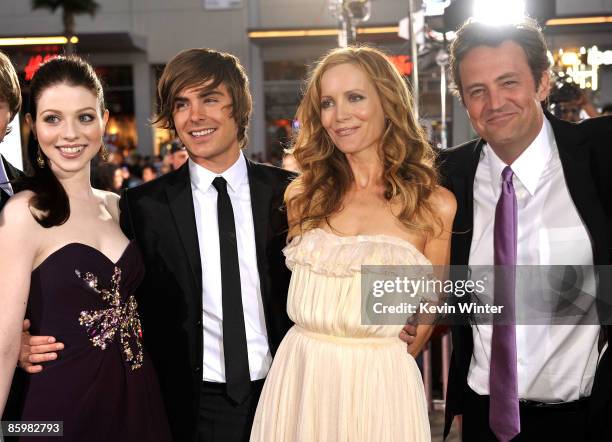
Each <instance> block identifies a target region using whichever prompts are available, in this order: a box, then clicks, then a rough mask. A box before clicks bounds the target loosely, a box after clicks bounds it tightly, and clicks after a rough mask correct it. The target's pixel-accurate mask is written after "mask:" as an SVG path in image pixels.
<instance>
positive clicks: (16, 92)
mask: <svg viewBox="0 0 612 442" xmlns="http://www.w3.org/2000/svg"><path fill="white" fill-rule="evenodd" d="M19 109H21V88H20V87H19V79H18V78H17V73H16V72H15V68H14V67H13V64H12V63H11V60H10V59H9V58H8V57H7V56H6V55H5V54H4V53H3V52H0V143H1V142H2V140H3V139H4V137H5V135H7V134H8V131H9V123H10V122H11V121H12V120H13V118H15V115H17V114H18V113H19ZM0 147H1V146H0ZM19 176H21V171H19V169H17V168H15V167H13V165H12V164H11V163H9V162H8V161H7V160H6V159H5V158H4V157H3V156H2V155H1V154H0V210H2V208H3V207H4V205H5V204H6V202H7V201H8V199H9V197H10V196H11V195H13V193H14V190H15V189H13V185H14V184H12V181H14V180H15V179H16V178H18V177H19Z"/></svg>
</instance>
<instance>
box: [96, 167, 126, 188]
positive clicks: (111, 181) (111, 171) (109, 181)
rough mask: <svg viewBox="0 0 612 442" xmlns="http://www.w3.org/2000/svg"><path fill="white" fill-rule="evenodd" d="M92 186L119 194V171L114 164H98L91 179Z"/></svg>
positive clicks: (120, 174) (121, 178)
mask: <svg viewBox="0 0 612 442" xmlns="http://www.w3.org/2000/svg"><path fill="white" fill-rule="evenodd" d="M91 181H92V183H91V184H92V186H93V187H95V188H96V189H100V190H106V191H109V192H115V193H117V194H119V193H120V192H121V187H122V185H123V174H122V173H121V169H120V168H119V166H117V165H116V164H114V163H103V162H100V163H98V165H97V167H96V168H95V169H94V170H93V174H92V177H91Z"/></svg>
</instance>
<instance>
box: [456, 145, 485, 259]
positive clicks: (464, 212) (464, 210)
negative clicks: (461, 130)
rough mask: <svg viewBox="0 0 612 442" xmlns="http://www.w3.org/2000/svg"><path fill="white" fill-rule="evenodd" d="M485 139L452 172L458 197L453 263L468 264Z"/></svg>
mask: <svg viewBox="0 0 612 442" xmlns="http://www.w3.org/2000/svg"><path fill="white" fill-rule="evenodd" d="M483 146H484V140H482V139H480V140H478V142H477V143H476V144H475V145H474V147H473V149H471V151H469V152H468V156H467V158H465V159H461V164H460V165H459V168H458V170H456V171H451V172H450V177H449V178H450V182H451V185H452V191H453V193H454V194H455V197H456V198H457V214H456V216H455V222H454V225H453V238H452V249H451V253H452V258H451V264H455V265H467V264H468V261H469V257H470V248H471V246H472V234H473V228H474V178H475V176H476V169H477V167H478V162H479V160H480V153H481V152H482V147H483Z"/></svg>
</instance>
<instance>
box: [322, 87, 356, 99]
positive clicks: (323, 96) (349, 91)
mask: <svg viewBox="0 0 612 442" xmlns="http://www.w3.org/2000/svg"><path fill="white" fill-rule="evenodd" d="M343 94H344V95H348V94H363V95H365V94H366V92H365V91H364V90H362V89H351V90H348V91H344V92H343ZM328 97H329V98H332V96H331V95H321V98H328Z"/></svg>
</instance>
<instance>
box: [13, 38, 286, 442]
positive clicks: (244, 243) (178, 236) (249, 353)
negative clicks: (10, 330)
mask: <svg viewBox="0 0 612 442" xmlns="http://www.w3.org/2000/svg"><path fill="white" fill-rule="evenodd" d="M158 99H159V111H158V114H157V115H156V118H155V124H157V125H158V126H160V127H164V128H167V129H171V130H174V131H176V133H177V135H178V136H179V138H180V139H181V141H182V142H183V144H184V145H185V147H186V148H187V151H188V152H189V161H188V162H187V163H186V164H184V165H183V166H182V167H181V168H179V169H178V170H175V171H173V172H171V173H169V174H167V175H164V176H162V177H161V178H159V179H156V180H153V181H151V182H148V183H146V184H143V185H142V186H139V187H136V188H132V189H128V190H127V191H125V193H124V194H123V196H122V198H121V201H120V208H121V226H122V229H123V230H124V232H125V233H126V235H127V236H128V237H129V238H131V239H133V240H135V241H136V242H137V243H138V246H139V248H140V250H141V252H142V255H143V257H144V261H145V269H146V275H145V278H144V282H143V284H142V285H141V287H140V289H139V293H138V294H137V295H138V296H137V298H138V304H139V312H140V317H141V321H142V327H143V339H144V343H145V347H146V349H147V351H148V352H149V354H150V356H151V359H152V360H153V363H154V365H155V368H156V371H157V374H158V377H159V381H160V385H161V389H162V395H163V398H164V402H165V405H166V411H167V413H168V418H169V422H170V426H171V429H172V433H173V437H174V439H175V440H176V441H206V442H217V441H218V442H232V441H246V440H248V438H249V434H250V429H251V424H252V420H253V416H254V414H255V408H256V406H257V401H258V399H259V394H260V392H261V388H262V386H263V381H264V378H265V376H266V374H267V372H268V369H269V368H270V364H271V361H272V356H273V355H274V353H275V352H276V349H277V348H278V345H279V344H280V341H281V339H282V338H283V336H284V335H285V333H286V331H287V330H288V329H289V327H290V326H291V321H290V320H289V317H288V316H287V313H286V303H287V290H288V284H289V278H290V272H289V270H288V269H287V267H286V266H285V262H284V256H283V254H282V249H283V247H284V246H285V241H286V233H287V218H286V214H285V212H284V211H283V210H282V206H283V196H284V192H285V188H286V186H287V184H288V183H289V182H290V180H291V179H292V177H293V175H292V174H291V173H290V172H287V171H285V170H282V169H279V168H275V167H272V166H266V165H262V164H257V163H253V162H251V161H249V160H248V159H247V158H246V157H245V156H244V155H243V153H242V148H244V147H245V146H246V144H247V133H246V132H247V127H248V124H249V119H250V113H251V107H252V106H251V95H250V92H249V87H248V79H247V77H246V73H245V71H244V68H243V67H242V66H241V65H240V63H239V61H238V59H237V58H236V57H234V56H233V55H230V54H226V53H222V52H218V51H214V50H211V49H188V50H185V51H183V52H181V53H179V54H178V55H177V56H175V57H174V58H173V59H172V60H170V62H169V63H168V64H167V65H166V67H165V69H164V72H163V74H162V76H161V78H160V82H159V85H158ZM32 338H34V337H32ZM39 338H40V337H39ZM44 351H49V349H48V348H46V349H45V350H44ZM31 353H32V354H31V355H30V354H28V351H24V352H22V355H21V357H20V359H21V361H22V363H23V362H24V361H25V364H26V365H29V364H31V363H32V362H35V363H38V362H40V361H44V360H46V359H45V358H46V357H53V356H51V355H50V354H40V353H43V351H39V350H38V349H35V348H32V351H31ZM32 358H33V359H32Z"/></svg>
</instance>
